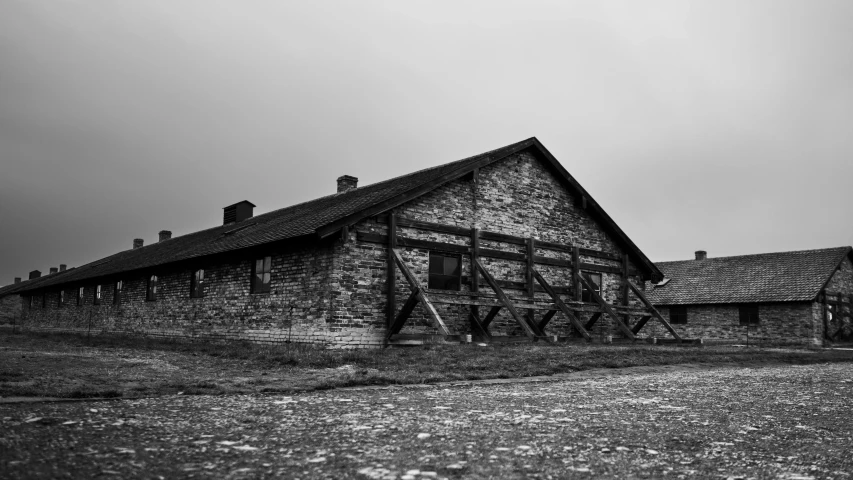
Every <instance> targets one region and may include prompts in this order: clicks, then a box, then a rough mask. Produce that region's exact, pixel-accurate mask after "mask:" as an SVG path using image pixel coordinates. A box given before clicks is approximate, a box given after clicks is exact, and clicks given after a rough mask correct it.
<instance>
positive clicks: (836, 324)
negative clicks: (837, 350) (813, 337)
mask: <svg viewBox="0 0 853 480" xmlns="http://www.w3.org/2000/svg"><path fill="white" fill-rule="evenodd" d="M824 291H825V292H826V293H827V294H829V295H830V298H831V299H836V298H837V297H834V295H837V294H839V293H840V294H841V295H843V296H844V298H845V301H848V302H849V301H850V295H853V264H851V263H850V259H849V258H845V259H844V261H842V262H841V264H840V265H839V266H838V269H837V270H836V271H835V272H834V273H833V275H832V277H831V278H830V280H829V282H827V284H826V288H825V289H824ZM826 310H827V307H826V306H825V305H824V304H822V303H818V304H817V305H816V306H815V312H814V317H815V324H816V325H817V328H819V329H820V331H821V335H822V336H823V330H824V329H827V330H828V333H829V335H833V334H835V333H837V332H838V330H839V328H841V327H842V326H843V324H842V317H845V316H848V315H850V313H851V305H850V304H846V305H842V306H841V307H838V306H836V307H833V309H832V310H830V311H831V312H833V313H831V314H830V311H826ZM843 320H844V321H846V322H849V321H850V319H849V317H848V318H844V319H843ZM851 333H853V332H851V329H850V327H849V324H847V328H846V329H845V330H843V331H842V334H841V335H840V336H838V337H835V341H848V342H849V341H850V340H851V339H853V335H851Z"/></svg>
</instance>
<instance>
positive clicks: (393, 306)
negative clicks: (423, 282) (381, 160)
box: [385, 210, 397, 328]
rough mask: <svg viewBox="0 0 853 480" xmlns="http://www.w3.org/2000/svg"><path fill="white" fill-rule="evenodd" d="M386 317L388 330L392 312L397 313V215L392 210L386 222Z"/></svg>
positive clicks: (391, 320) (392, 320)
mask: <svg viewBox="0 0 853 480" xmlns="http://www.w3.org/2000/svg"><path fill="white" fill-rule="evenodd" d="M387 236H388V258H387V267H386V268H387V269H388V272H387V273H388V275H387V278H386V282H387V283H388V315H387V320H386V322H385V326H386V327H388V328H390V327H391V325H392V324H393V323H394V312H396V311H397V266H396V263H395V261H394V249H395V248H397V215H395V214H394V211H393V210H392V211H391V213H390V214H389V221H388V235H387Z"/></svg>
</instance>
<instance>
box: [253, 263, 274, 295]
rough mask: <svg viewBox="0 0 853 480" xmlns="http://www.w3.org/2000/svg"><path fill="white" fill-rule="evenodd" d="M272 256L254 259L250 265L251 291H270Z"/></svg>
mask: <svg viewBox="0 0 853 480" xmlns="http://www.w3.org/2000/svg"><path fill="white" fill-rule="evenodd" d="M271 271H272V257H264V258H259V259H257V260H255V263H254V264H253V265H252V293H270V273H271Z"/></svg>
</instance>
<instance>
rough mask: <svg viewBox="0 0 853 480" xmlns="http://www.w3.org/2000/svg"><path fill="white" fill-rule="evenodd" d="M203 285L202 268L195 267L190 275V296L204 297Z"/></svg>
mask: <svg viewBox="0 0 853 480" xmlns="http://www.w3.org/2000/svg"><path fill="white" fill-rule="evenodd" d="M199 274H201V275H199ZM253 278H254V277H253ZM204 287H205V281H204V269H203V268H197V269H195V270H193V272H192V276H191V277H190V298H204Z"/></svg>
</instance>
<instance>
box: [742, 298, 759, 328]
mask: <svg viewBox="0 0 853 480" xmlns="http://www.w3.org/2000/svg"><path fill="white" fill-rule="evenodd" d="M750 315H754V316H755V318H754V320H753V319H752V318H750ZM738 323H739V324H740V325H744V326H752V325H761V314H760V309H759V308H758V304H757V303H741V304H739V305H738Z"/></svg>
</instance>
